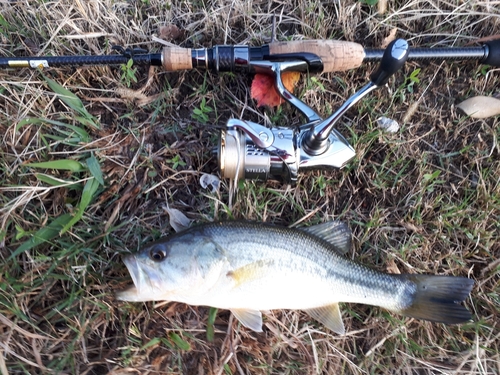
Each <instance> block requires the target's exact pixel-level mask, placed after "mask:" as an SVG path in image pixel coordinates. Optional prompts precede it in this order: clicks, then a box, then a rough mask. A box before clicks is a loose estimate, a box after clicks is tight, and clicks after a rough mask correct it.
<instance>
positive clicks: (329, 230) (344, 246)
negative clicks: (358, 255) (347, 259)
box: [297, 220, 352, 255]
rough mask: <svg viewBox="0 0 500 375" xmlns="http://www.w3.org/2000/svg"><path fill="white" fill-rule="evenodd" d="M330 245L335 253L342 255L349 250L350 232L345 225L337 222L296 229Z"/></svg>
mask: <svg viewBox="0 0 500 375" xmlns="http://www.w3.org/2000/svg"><path fill="white" fill-rule="evenodd" d="M297 229H300V230H302V231H304V232H307V233H309V234H312V235H313V236H316V237H319V238H321V239H323V240H325V241H326V242H328V243H330V244H331V245H333V246H334V247H335V249H337V251H338V252H339V253H340V254H342V255H344V254H346V253H347V252H348V251H349V250H350V249H351V237H352V234H351V230H350V229H349V227H348V226H347V224H346V223H344V222H342V221H338V220H332V221H328V222H326V223H322V224H317V225H313V226H310V227H302V228H297Z"/></svg>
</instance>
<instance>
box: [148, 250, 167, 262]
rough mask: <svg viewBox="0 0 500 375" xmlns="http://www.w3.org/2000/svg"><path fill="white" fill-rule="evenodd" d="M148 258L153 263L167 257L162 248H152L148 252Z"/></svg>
mask: <svg viewBox="0 0 500 375" xmlns="http://www.w3.org/2000/svg"><path fill="white" fill-rule="evenodd" d="M149 257H150V258H151V259H152V260H154V261H155V262H161V261H162V260H163V259H165V258H166V257H167V252H166V251H165V249H164V248H163V246H153V248H152V249H151V250H150V251H149Z"/></svg>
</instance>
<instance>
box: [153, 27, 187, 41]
mask: <svg viewBox="0 0 500 375" xmlns="http://www.w3.org/2000/svg"><path fill="white" fill-rule="evenodd" d="M159 34H160V35H159V36H160V38H161V39H164V40H169V41H173V40H177V39H179V38H180V37H182V35H183V34H184V33H183V32H182V30H181V29H179V28H178V27H177V26H175V25H166V26H161V27H160V29H159Z"/></svg>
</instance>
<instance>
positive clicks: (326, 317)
mask: <svg viewBox="0 0 500 375" xmlns="http://www.w3.org/2000/svg"><path fill="white" fill-rule="evenodd" d="M304 311H305V312H306V313H308V314H309V316H310V317H311V318H313V319H315V320H317V321H318V322H320V323H322V324H323V325H324V326H325V327H327V328H329V329H331V330H332V331H333V332H336V333H338V334H339V335H343V334H344V333H345V328H344V323H343V322H342V314H341V313H340V307H339V304H338V303H332V304H331V305H326V306H320V307H315V308H313V309H307V310H304Z"/></svg>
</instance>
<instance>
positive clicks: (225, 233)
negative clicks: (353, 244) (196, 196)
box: [203, 221, 415, 309]
mask: <svg viewBox="0 0 500 375" xmlns="http://www.w3.org/2000/svg"><path fill="white" fill-rule="evenodd" d="M203 230H204V232H205V235H206V236H209V237H211V238H212V239H213V241H215V242H217V243H218V244H219V245H220V246H221V247H222V248H223V249H225V250H226V252H227V253H228V254H229V255H230V256H231V259H233V260H234V261H235V266H236V267H238V266H242V265H244V264H245V263H247V262H253V261H257V260H259V259H267V258H272V259H273V260H274V261H275V262H276V263H275V265H276V269H280V270H283V271H285V272H286V273H287V275H285V276H288V275H290V276H294V277H297V276H298V275H297V273H301V274H304V273H305V274H309V275H315V277H318V278H321V282H322V283H324V285H325V287H326V288H328V289H329V290H330V291H333V293H334V295H332V296H330V300H329V302H339V301H342V302H356V303H366V304H373V303H374V302H380V301H381V300H387V304H386V305H385V306H386V308H392V309H394V308H398V307H399V308H404V307H405V306H406V305H408V304H409V303H410V302H411V301H409V299H410V298H411V294H412V293H414V289H415V288H414V286H413V284H412V283H410V282H408V281H406V280H401V279H399V278H396V277H394V276H393V275H389V274H384V273H381V272H377V271H375V270H373V269H371V268H368V267H365V266H363V265H361V264H358V263H356V262H353V261H350V260H348V259H346V258H345V257H342V256H340V255H339V254H338V251H336V250H335V248H333V247H332V246H331V245H330V244H329V243H328V242H326V241H324V240H322V239H321V238H317V237H313V236H311V235H309V234H308V233H307V232H302V231H297V230H293V229H289V228H282V227H276V226H270V225H269V226H268V225H266V226H263V225H262V224H256V223H241V222H237V221H235V222H228V223H224V225H221V224H211V225H207V226H206V227H204V228H203ZM231 234H232V235H231ZM270 238H272V241H270ZM395 295H396V296H397V297H398V298H396V300H395V298H394V296H395ZM279 308H287V306H283V307H279ZM288 308H289V307H288ZM263 309H271V308H270V307H263Z"/></svg>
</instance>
